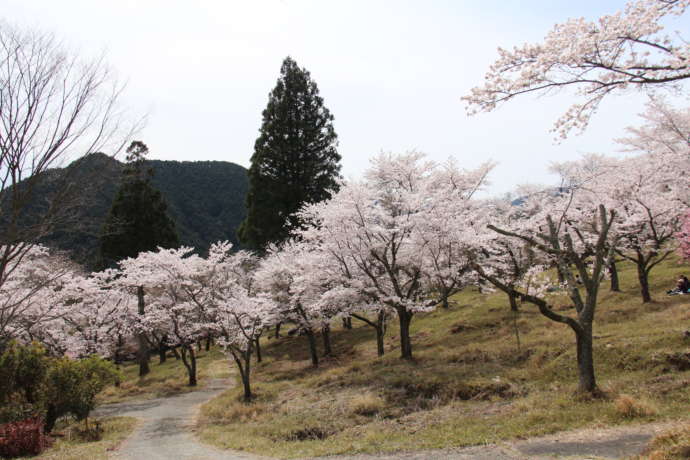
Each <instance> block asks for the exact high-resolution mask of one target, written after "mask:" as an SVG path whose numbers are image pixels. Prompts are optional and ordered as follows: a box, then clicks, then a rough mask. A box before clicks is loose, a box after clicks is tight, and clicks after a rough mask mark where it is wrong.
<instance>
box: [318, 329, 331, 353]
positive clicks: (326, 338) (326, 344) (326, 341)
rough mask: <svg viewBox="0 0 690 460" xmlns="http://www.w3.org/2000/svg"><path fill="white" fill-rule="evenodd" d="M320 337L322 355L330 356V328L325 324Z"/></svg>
mask: <svg viewBox="0 0 690 460" xmlns="http://www.w3.org/2000/svg"><path fill="white" fill-rule="evenodd" d="M321 335H322V336H323V355H324V356H331V355H332V354H333V350H332V349H331V326H330V325H328V324H326V325H325V326H324V327H323V329H321Z"/></svg>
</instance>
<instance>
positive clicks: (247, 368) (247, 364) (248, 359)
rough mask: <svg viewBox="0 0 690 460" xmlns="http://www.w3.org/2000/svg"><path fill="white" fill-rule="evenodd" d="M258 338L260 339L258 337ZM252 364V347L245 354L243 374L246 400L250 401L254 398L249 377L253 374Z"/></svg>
mask: <svg viewBox="0 0 690 460" xmlns="http://www.w3.org/2000/svg"><path fill="white" fill-rule="evenodd" d="M257 340H258V339H257ZM251 365H252V350H251V348H250V349H249V350H248V351H247V353H246V354H245V356H244V372H242V373H241V375H242V388H243V389H244V401H245V402H249V401H251V400H252V396H253V395H252V388H251V386H250V385H249V383H250V382H249V377H250V375H251Z"/></svg>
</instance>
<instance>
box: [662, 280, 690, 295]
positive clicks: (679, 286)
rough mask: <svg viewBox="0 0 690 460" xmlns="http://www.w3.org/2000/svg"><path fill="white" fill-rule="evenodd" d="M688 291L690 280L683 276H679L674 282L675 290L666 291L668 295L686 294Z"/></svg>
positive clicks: (689, 289)
mask: <svg viewBox="0 0 690 460" xmlns="http://www.w3.org/2000/svg"><path fill="white" fill-rule="evenodd" d="M689 291H690V280H688V278H687V277H686V276H685V275H681V276H680V277H679V278H678V281H676V288H675V289H672V290H670V291H667V292H666V294H668V295H678V294H687V293H688V292H689Z"/></svg>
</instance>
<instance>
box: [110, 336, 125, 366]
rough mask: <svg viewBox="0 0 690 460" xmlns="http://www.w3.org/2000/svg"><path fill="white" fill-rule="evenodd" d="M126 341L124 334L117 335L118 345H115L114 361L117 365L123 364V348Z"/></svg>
mask: <svg viewBox="0 0 690 460" xmlns="http://www.w3.org/2000/svg"><path fill="white" fill-rule="evenodd" d="M124 344H125V341H124V339H123V338H122V334H117V343H116V345H115V356H114V357H113V360H114V361H115V365H120V364H122V347H123V346H124Z"/></svg>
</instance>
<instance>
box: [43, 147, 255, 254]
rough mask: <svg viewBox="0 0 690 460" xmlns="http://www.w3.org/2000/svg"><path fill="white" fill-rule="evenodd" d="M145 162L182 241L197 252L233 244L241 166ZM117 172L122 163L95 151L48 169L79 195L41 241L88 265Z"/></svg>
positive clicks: (239, 213)
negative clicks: (220, 242)
mask: <svg viewBox="0 0 690 460" xmlns="http://www.w3.org/2000/svg"><path fill="white" fill-rule="evenodd" d="M148 164H149V165H150V166H151V167H152V168H153V171H154V177H153V185H154V186H155V187H156V188H157V189H158V190H160V192H161V193H162V195H163V197H164V198H165V200H166V202H167V204H168V210H169V213H170V216H171V217H172V218H173V219H174V220H175V225H176V228H177V231H178V234H179V236H180V241H181V243H182V244H183V245H188V246H193V247H195V248H197V249H199V250H200V251H202V252H203V251H205V250H206V249H208V247H209V245H210V244H211V243H213V242H215V241H218V240H230V241H231V242H232V243H233V244H235V245H237V244H238V242H237V237H236V235H235V231H236V229H237V227H238V226H239V224H240V222H241V221H242V220H243V219H244V215H245V204H244V198H245V195H246V193H247V174H246V169H244V168H243V167H242V166H239V165H236V164H234V163H229V162H225V161H183V162H180V161H160V160H151V161H148ZM121 170H122V163H120V162H119V161H117V160H115V159H113V158H111V157H109V156H107V155H104V154H101V153H95V154H91V155H88V156H86V157H84V158H81V159H79V160H77V161H75V162H74V163H72V164H70V165H69V166H67V167H66V168H64V169H59V170H54V171H53V172H52V174H53V175H56V176H60V175H65V174H67V176H68V177H69V178H70V182H73V183H74V184H77V185H78V187H79V188H80V190H81V194H82V195H83V199H81V200H80V203H79V205H78V206H77V207H76V208H75V209H74V211H73V216H72V217H71V219H70V220H69V222H70V223H69V224H64V225H62V226H61V227H60V228H59V229H58V230H57V231H56V232H54V233H53V234H52V235H50V236H49V237H48V238H46V239H45V241H44V242H45V243H46V244H49V245H52V246H56V247H58V248H60V249H63V250H66V251H69V252H70V253H71V254H72V256H73V257H74V258H75V259H76V260H78V261H80V262H84V263H86V264H91V263H92V262H93V261H94V260H95V258H96V254H97V248H98V235H99V233H100V230H101V227H102V225H103V222H104V220H105V217H106V215H107V213H108V210H109V209H110V205H111V203H112V200H113V197H114V196H115V193H116V191H117V188H118V186H119V181H120V173H121ZM52 180H53V181H54V180H55V179H54V178H52ZM45 187H46V189H45V190H43V191H42V192H41V194H40V195H41V196H50V194H51V190H50V186H49V185H47V186H45Z"/></svg>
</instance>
